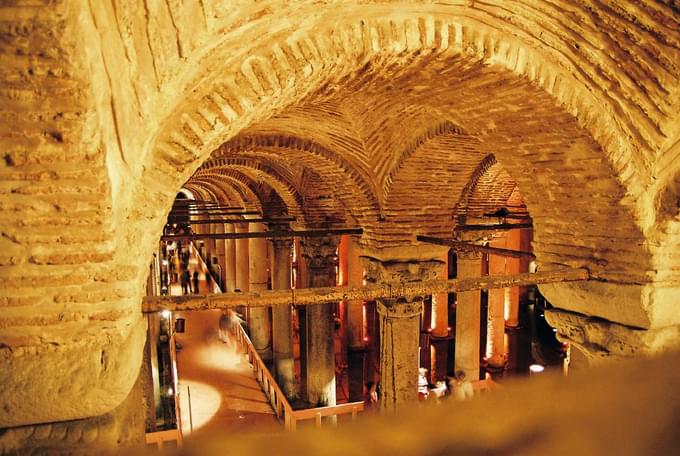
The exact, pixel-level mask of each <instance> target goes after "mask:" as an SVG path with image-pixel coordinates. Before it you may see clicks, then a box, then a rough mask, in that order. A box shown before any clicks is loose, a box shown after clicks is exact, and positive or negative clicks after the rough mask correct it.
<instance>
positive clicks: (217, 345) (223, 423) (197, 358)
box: [175, 310, 283, 439]
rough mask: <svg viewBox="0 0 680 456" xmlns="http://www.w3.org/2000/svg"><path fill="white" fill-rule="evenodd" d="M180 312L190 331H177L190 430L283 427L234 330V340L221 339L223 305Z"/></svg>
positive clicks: (185, 424) (207, 433)
mask: <svg viewBox="0 0 680 456" xmlns="http://www.w3.org/2000/svg"><path fill="white" fill-rule="evenodd" d="M175 316H176V317H177V318H184V319H185V333H184V334H177V335H176V338H177V342H178V343H179V345H180V346H181V349H180V350H179V351H178V354H177V358H178V359H177V364H178V368H177V369H178V374H179V381H180V386H179V388H180V407H181V410H182V428H183V434H184V436H185V437H186V438H187V439H191V438H192V437H196V438H199V437H201V436H204V437H214V436H218V435H225V434H237V433H238V434H242V433H244V432H252V433H258V434H262V433H265V434H266V433H272V432H282V431H283V426H282V425H281V423H280V422H279V421H278V420H277V419H276V416H275V415H274V411H273V410H272V408H271V406H270V404H269V401H268V400H267V399H266V397H265V395H264V392H263V391H262V389H261V388H260V385H259V384H258V383H257V381H256V380H255V377H254V374H253V368H252V366H251V364H250V363H249V362H248V359H247V358H246V357H245V356H244V355H243V348H242V347H241V346H240V345H238V343H237V341H236V338H235V337H233V336H232V335H230V336H229V342H228V343H225V342H223V341H221V340H220V338H219V326H218V325H219V317H220V311H215V310H208V311H198V312H197V311H192V312H185V313H179V312H178V313H177V314H176V315H175ZM189 396H190V397H191V408H189ZM190 410H191V416H190V414H189V411H190ZM192 424H193V433H192V431H191V427H192Z"/></svg>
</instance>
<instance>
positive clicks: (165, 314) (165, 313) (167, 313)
mask: <svg viewBox="0 0 680 456" xmlns="http://www.w3.org/2000/svg"><path fill="white" fill-rule="evenodd" d="M161 317H163V318H165V319H169V318H170V317H172V312H170V311H169V310H162V311H161Z"/></svg>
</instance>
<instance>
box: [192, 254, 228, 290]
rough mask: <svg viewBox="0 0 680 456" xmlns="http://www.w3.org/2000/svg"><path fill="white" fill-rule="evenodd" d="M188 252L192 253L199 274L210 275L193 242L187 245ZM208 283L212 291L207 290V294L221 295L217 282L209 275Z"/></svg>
mask: <svg viewBox="0 0 680 456" xmlns="http://www.w3.org/2000/svg"><path fill="white" fill-rule="evenodd" d="M189 250H193V251H194V255H195V256H196V258H197V262H198V267H199V269H200V270H201V272H202V273H203V274H210V270H209V269H208V265H207V263H206V262H205V260H204V259H203V257H202V256H201V251H200V250H198V249H197V248H196V246H195V245H194V243H193V242H190V243H189ZM210 283H211V284H212V290H208V293H213V294H216V293H222V289H221V288H220V286H219V285H218V284H217V281H216V280H215V278H214V277H213V276H212V274H210Z"/></svg>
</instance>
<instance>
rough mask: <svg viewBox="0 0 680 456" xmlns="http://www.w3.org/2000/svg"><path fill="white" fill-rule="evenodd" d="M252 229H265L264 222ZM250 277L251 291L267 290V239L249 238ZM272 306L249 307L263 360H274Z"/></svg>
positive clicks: (252, 331) (253, 336) (250, 324)
mask: <svg viewBox="0 0 680 456" xmlns="http://www.w3.org/2000/svg"><path fill="white" fill-rule="evenodd" d="M251 230H252V231H253V232H255V233H259V232H263V231H265V228H264V225H263V224H262V223H254V224H251ZM248 254H249V261H248V265H249V268H248V279H249V283H250V290H249V291H266V290H267V279H268V274H267V239H265V238H250V239H249V240H248ZM270 312H271V308H270V307H255V308H252V309H249V312H248V316H249V321H248V327H249V328H250V339H251V340H252V342H253V346H254V347H255V349H256V350H257V353H258V354H259V355H260V358H262V360H263V361H265V362H269V361H271V360H272V336H271V334H272V321H271V315H270Z"/></svg>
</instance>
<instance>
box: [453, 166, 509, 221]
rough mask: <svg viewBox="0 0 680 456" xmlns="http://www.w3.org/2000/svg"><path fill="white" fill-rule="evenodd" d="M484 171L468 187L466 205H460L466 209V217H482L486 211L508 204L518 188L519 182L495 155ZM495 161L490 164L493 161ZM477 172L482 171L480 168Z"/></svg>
mask: <svg viewBox="0 0 680 456" xmlns="http://www.w3.org/2000/svg"><path fill="white" fill-rule="evenodd" d="M488 157H491V159H490V160H489V161H487V163H486V164H487V166H485V169H484V172H483V173H482V174H480V175H477V176H475V178H474V180H473V182H471V184H472V185H471V187H470V188H468V189H467V191H466V194H465V196H464V201H465V207H463V206H462V205H461V206H460V209H461V210H464V213H465V217H482V216H483V215H484V214H485V213H490V212H495V211H497V210H498V209H501V208H503V207H505V206H506V203H507V202H508V200H509V199H510V196H511V195H512V194H513V192H515V191H516V189H517V183H516V182H515V181H514V180H513V179H512V177H511V176H510V175H509V174H508V172H507V171H505V170H504V169H503V167H502V166H501V165H500V163H498V162H497V161H495V158H493V155H490V156H488ZM492 160H493V161H494V163H492V164H490V162H491V161H492ZM476 171H477V172H479V171H480V169H479V168H478V169H477V170H476Z"/></svg>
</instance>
